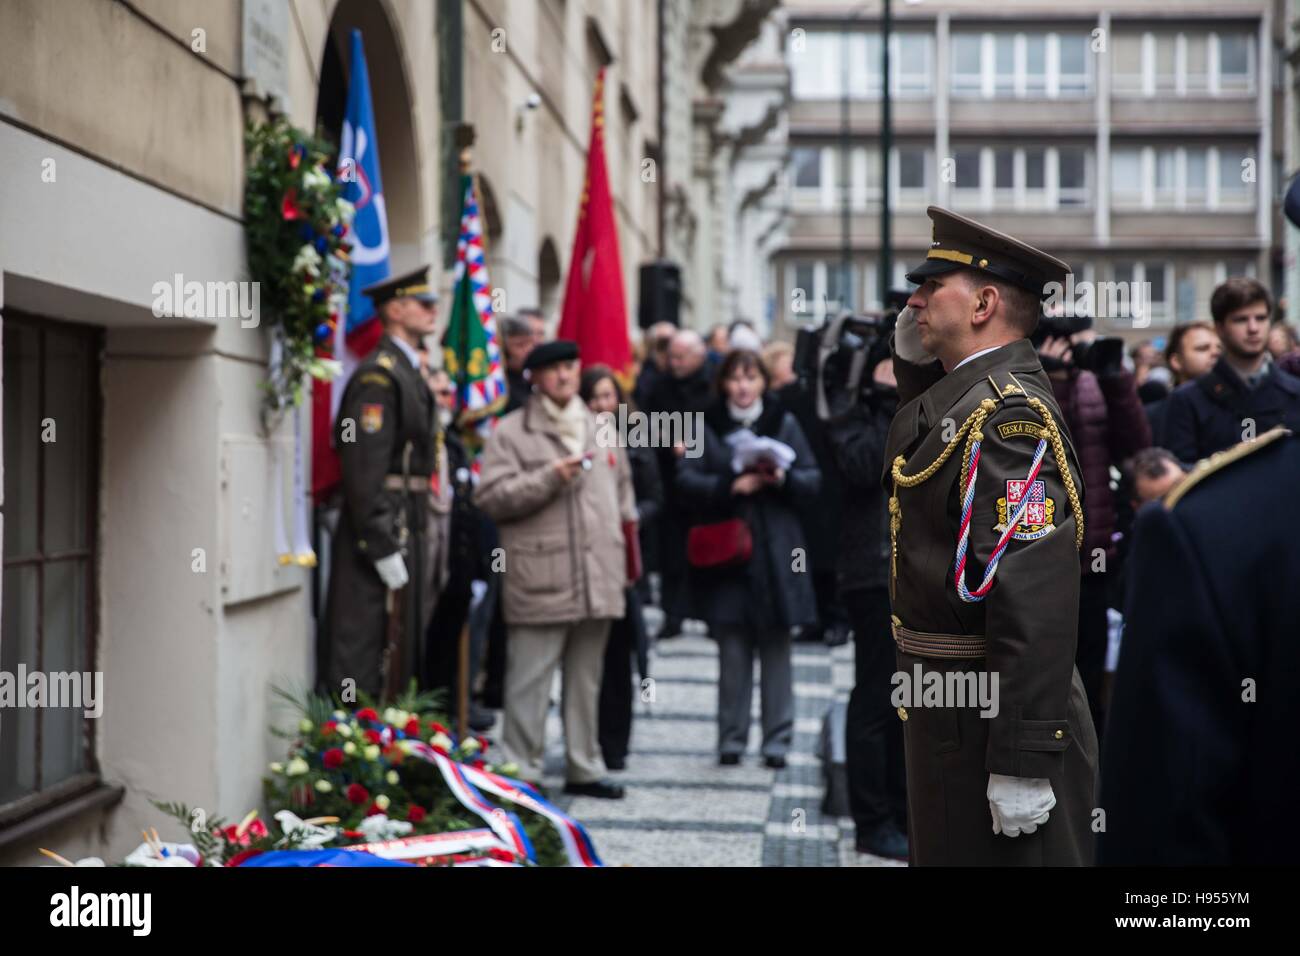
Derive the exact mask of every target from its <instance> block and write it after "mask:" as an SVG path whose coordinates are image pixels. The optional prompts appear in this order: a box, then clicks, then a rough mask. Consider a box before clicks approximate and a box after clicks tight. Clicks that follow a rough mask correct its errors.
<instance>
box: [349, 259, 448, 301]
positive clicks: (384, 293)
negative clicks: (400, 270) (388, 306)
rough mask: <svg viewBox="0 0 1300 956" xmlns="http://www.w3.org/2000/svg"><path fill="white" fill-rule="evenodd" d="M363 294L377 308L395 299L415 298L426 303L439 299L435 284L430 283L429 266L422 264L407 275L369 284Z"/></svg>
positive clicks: (362, 291)
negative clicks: (434, 289) (434, 288)
mask: <svg viewBox="0 0 1300 956" xmlns="http://www.w3.org/2000/svg"><path fill="white" fill-rule="evenodd" d="M361 294H362V295H364V296H366V298H368V299H369V300H370V301H371V302H372V303H374V306H375V308H376V309H378V308H379V307H380V306H381V305H383V304H384V303H385V302H391V301H392V300H393V299H415V300H416V301H418V302H423V303H424V304H425V305H433V304H434V303H435V302H437V301H438V293H436V292H435V291H433V286H431V285H429V267H428V266H420V268H418V269H416V270H415V271H414V272H408V273H406V275H400V276H394V277H392V278H388V279H384V280H382V281H380V282H376V283H374V285H368V286H366V287H365V288H364V289H362V290H361Z"/></svg>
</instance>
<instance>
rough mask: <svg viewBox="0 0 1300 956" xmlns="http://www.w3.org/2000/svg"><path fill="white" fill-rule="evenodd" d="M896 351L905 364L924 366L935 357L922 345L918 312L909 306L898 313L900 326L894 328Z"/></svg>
mask: <svg viewBox="0 0 1300 956" xmlns="http://www.w3.org/2000/svg"><path fill="white" fill-rule="evenodd" d="M894 351H895V352H897V353H898V357H899V358H901V359H902V360H903V361H905V362H912V363H913V364H916V365H923V364H925V363H926V362H928V361H930V360H931V359H932V358H933V357H934V356H932V355H931V354H930V353H929V352H927V351H926V350H925V347H924V346H922V345H921V330H920V329H919V328H917V325H916V312H914V311H913V310H912V307H911V306H910V305H909V306H907V307H906V308H904V309H903V311H902V312H899V313H898V325H896V326H895V327H894Z"/></svg>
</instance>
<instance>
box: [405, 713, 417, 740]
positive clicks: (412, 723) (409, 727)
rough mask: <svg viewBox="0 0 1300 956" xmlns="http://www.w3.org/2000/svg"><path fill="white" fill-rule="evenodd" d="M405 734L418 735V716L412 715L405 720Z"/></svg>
mask: <svg viewBox="0 0 1300 956" xmlns="http://www.w3.org/2000/svg"><path fill="white" fill-rule="evenodd" d="M406 736H408V737H418V736H420V718H419V717H412V718H411V719H410V720H408V721H407V722H406Z"/></svg>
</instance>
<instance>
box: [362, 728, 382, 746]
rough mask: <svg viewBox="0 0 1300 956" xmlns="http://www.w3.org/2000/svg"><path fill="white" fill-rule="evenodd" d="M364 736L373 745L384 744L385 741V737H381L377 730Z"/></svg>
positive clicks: (370, 731) (368, 731) (369, 731)
mask: <svg viewBox="0 0 1300 956" xmlns="http://www.w3.org/2000/svg"><path fill="white" fill-rule="evenodd" d="M364 736H365V738H366V740H368V741H370V743H372V744H378V743H382V742H383V739H384V738H383V737H381V736H379V731H377V730H367V731H366V732H365V735H364Z"/></svg>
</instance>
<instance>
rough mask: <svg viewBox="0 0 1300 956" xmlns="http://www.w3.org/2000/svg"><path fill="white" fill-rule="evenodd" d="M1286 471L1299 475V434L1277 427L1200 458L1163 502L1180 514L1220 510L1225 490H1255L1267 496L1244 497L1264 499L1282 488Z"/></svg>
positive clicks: (1245, 492)
mask: <svg viewBox="0 0 1300 956" xmlns="http://www.w3.org/2000/svg"><path fill="white" fill-rule="evenodd" d="M1287 475H1289V476H1291V478H1292V479H1294V478H1295V477H1296V476H1300V437H1298V436H1296V435H1294V434H1293V433H1292V432H1291V431H1290V430H1289V429H1287V428H1283V427H1278V428H1274V429H1272V430H1270V431H1267V432H1265V433H1264V434H1262V435H1260V436H1258V437H1256V438H1255V439H1253V440H1251V441H1244V442H1242V443H1240V444H1239V445H1234V446H1232V447H1231V448H1226V449H1224V450H1223V451H1219V452H1215V453H1214V454H1213V455H1211V456H1210V457H1208V458H1205V459H1203V460H1202V461H1200V462H1198V463H1197V464H1196V466H1195V467H1193V468H1192V470H1191V471H1190V472H1189V473H1188V474H1187V476H1186V477H1185V478H1184V479H1183V480H1182V481H1181V482H1179V483H1178V484H1177V485H1175V486H1174V487H1173V488H1172V489H1170V491H1169V493H1168V494H1167V495H1165V499H1164V506H1165V508H1166V509H1168V510H1170V511H1175V512H1176V513H1177V514H1178V516H1179V517H1180V518H1181V517H1182V516H1183V515H1188V516H1189V517H1190V516H1192V515H1202V514H1204V513H1205V512H1206V511H1207V510H1215V511H1218V510H1221V509H1222V502H1221V499H1222V497H1223V495H1225V494H1233V495H1236V494H1238V493H1241V494H1249V493H1250V492H1251V491H1254V492H1255V493H1257V494H1261V495H1263V496H1264V498H1261V499H1254V498H1244V499H1243V501H1258V502H1262V501H1264V500H1267V499H1268V498H1271V497H1273V496H1276V495H1277V494H1278V493H1279V492H1282V491H1283V489H1284V486H1283V485H1282V484H1280V483H1279V479H1282V478H1284V476H1287Z"/></svg>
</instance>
